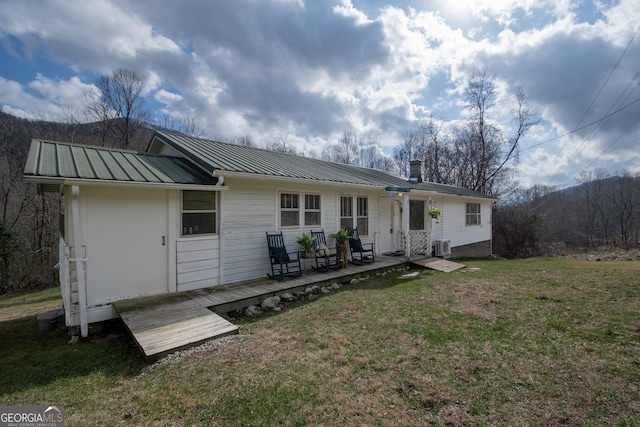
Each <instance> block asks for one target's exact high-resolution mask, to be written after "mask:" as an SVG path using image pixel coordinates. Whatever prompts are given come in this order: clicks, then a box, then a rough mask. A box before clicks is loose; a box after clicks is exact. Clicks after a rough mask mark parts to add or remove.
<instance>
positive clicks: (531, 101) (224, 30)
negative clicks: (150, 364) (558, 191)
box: [0, 0, 640, 188]
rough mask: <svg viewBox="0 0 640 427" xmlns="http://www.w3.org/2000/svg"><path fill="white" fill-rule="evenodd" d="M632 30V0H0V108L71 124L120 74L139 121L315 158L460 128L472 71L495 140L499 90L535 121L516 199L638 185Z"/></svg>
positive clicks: (523, 150) (639, 7) (505, 106)
mask: <svg viewBox="0 0 640 427" xmlns="http://www.w3.org/2000/svg"><path fill="white" fill-rule="evenodd" d="M639 22H640V2H639V1H638V0H619V1H609V0H601V1H570V0H406V1H393V2H391V1H383V0H373V1H371V0H327V1H324V0H313V1H311V0H234V1H222V0H208V1H204V0H203V1H193V0H181V1H175V0H135V1H130V0H83V1H81V2H73V1H68V0H47V1H36V0H3V1H2V2H0V108H1V109H2V111H4V112H6V113H10V114H13V115H16V116H20V117H25V118H29V119H42V120H55V121H67V120H68V119H69V117H71V116H74V117H82V115H81V112H82V111H83V109H82V105H83V100H84V95H83V94H84V93H86V91H87V90H90V89H91V88H92V85H93V84H94V82H95V81H96V79H97V78H98V77H99V76H100V75H101V74H109V73H111V72H112V71H113V70H115V69H117V68H126V69H130V70H132V71H135V72H136V73H137V74H138V75H139V76H140V77H141V78H142V79H143V80H144V82H145V94H146V96H147V99H148V100H149V106H150V108H151V110H152V114H153V118H154V120H156V121H158V122H162V121H163V120H165V119H166V118H171V119H173V120H175V121H178V120H180V119H184V118H187V119H193V120H194V121H195V122H196V124H197V125H198V127H199V128H200V129H202V131H203V135H202V136H204V137H207V138H212V139H223V138H224V139H230V138H235V137H239V136H243V135H250V136H251V137H252V139H253V140H254V141H255V142H256V143H257V144H259V145H265V144H266V143H271V142H274V141H277V140H283V139H284V140H286V144H287V145H288V146H291V147H292V148H295V149H296V150H297V151H298V152H300V153H304V154H305V155H309V156H316V157H319V156H320V154H321V152H322V150H323V148H324V147H325V146H327V145H328V144H334V143H336V142H337V141H338V140H339V139H340V137H341V136H342V135H343V133H344V132H345V131H349V132H352V133H353V134H355V135H356V136H357V138H358V140H360V141H362V142H373V143H375V144H376V145H377V146H378V147H379V148H380V149H381V150H382V151H383V152H384V153H387V154H392V153H393V149H394V147H396V146H398V145H399V144H401V143H402V135H403V133H404V132H406V131H408V130H415V129H417V128H418V127H419V125H420V123H423V122H424V121H425V120H426V119H427V118H429V117H430V116H434V117H438V118H439V119H441V120H442V122H443V124H444V125H445V128H447V125H450V124H455V123H462V122H464V121H465V120H466V119H467V118H468V114H469V111H468V109H466V108H465V103H464V98H463V94H464V89H465V87H466V85H467V83H468V82H469V79H470V77H471V76H472V74H473V73H474V72H475V71H485V72H486V73H487V74H489V75H491V76H493V78H494V81H495V83H496V85H497V87H498V88H499V89H500V92H501V94H502V96H501V97H500V98H499V100H498V102H497V104H496V106H495V107H494V108H493V109H492V110H491V114H490V116H489V117H488V120H489V121H491V122H492V123H494V124H496V125H497V126H499V127H500V128H501V130H502V131H503V133H504V135H506V136H509V135H510V134H511V132H512V131H513V129H512V127H513V122H512V111H513V102H512V101H513V97H512V96H511V95H512V94H513V93H514V91H515V90H518V89H522V90H523V91H524V92H525V93H526V95H527V101H528V106H529V109H530V110H531V111H533V112H534V113H535V114H536V115H537V116H538V117H539V118H540V119H541V121H540V123H539V124H538V125H536V126H535V127H533V128H532V129H531V130H530V132H529V133H528V134H527V135H526V136H525V137H524V138H523V139H521V142H520V153H519V160H518V164H517V168H518V179H519V182H520V185H521V186H522V187H523V188H528V187H530V186H532V185H534V184H545V185H554V186H559V187H566V186H570V185H574V184H576V182H577V179H578V177H579V175H580V173H581V172H582V171H585V170H592V169H595V168H604V169H607V170H608V171H609V172H611V173H618V172H620V171H622V170H627V171H630V172H631V173H640V144H639V141H640V124H639V123H638V121H640V87H638V86H639V83H640V79H639V75H640V74H639V73H640V34H638V29H639V28H640V27H639V26H638V23H639ZM86 120H88V119H86Z"/></svg>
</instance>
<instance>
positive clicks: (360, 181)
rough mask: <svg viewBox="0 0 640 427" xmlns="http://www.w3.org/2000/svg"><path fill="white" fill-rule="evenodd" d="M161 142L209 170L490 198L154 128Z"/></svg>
mask: <svg viewBox="0 0 640 427" xmlns="http://www.w3.org/2000/svg"><path fill="white" fill-rule="evenodd" d="M156 140H157V141H159V142H161V143H164V144H166V145H168V146H170V147H172V148H173V149H174V150H176V151H178V152H179V153H181V154H182V155H184V156H185V157H186V158H188V159H190V160H191V161H193V162H194V163H196V164H198V165H199V166H200V167H202V168H204V169H205V170H206V171H207V172H208V173H210V174H212V173H213V172H215V171H220V172H221V173H224V172H243V173H249V174H258V175H268V176H275V177H283V178H297V179H307V180H312V181H323V182H334V183H344V184H357V185H369V186H376V187H389V186H397V187H408V188H410V189H415V190H423V191H429V192H437V193H444V194H453V195H458V196H468V197H480V198H487V199H493V198H492V197H489V196H486V195H483V194H482V193H479V192H477V191H473V190H469V189H466V188H460V187H455V186H452V185H445V184H436V183H431V182H422V183H419V184H418V183H414V182H411V181H407V180H406V179H405V178H403V177H399V176H395V175H391V174H389V173H387V172H384V171H380V170H377V169H370V168H364V167H359V166H353V165H346V164H342V163H333V162H327V161H324V160H318V159H312V158H309V157H300V156H295V155H291V154H285V153H278V152H274V151H268V150H263V149H259V148H252V147H245V146H242V145H236V144H230V143H226V142H218V141H211V140H207V139H202V138H195V137H190V136H185V135H178V134H173V133H168V132H160V131H156V132H155V134H154V137H153V139H152V141H151V143H150V144H149V148H151V147H152V145H153V142H154V141H156Z"/></svg>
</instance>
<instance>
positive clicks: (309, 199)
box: [304, 194, 321, 227]
mask: <svg viewBox="0 0 640 427" xmlns="http://www.w3.org/2000/svg"><path fill="white" fill-rule="evenodd" d="M320 212H321V211H320V196H319V195H317V194H305V195H304V225H305V227H310V226H318V227H319V226H320V224H321V221H320V217H321V215H320Z"/></svg>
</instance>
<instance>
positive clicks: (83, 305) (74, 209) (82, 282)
mask: <svg viewBox="0 0 640 427" xmlns="http://www.w3.org/2000/svg"><path fill="white" fill-rule="evenodd" d="M79 195H80V187H78V186H77V185H72V186H71V217H72V218H71V224H72V227H73V258H71V259H70V260H69V261H72V262H75V263H76V276H77V281H78V305H79V310H78V311H79V312H80V335H81V336H82V337H86V336H88V335H89V324H88V322H87V288H86V275H85V263H86V262H87V259H86V258H85V257H83V256H82V255H83V254H82V253H81V252H82V251H81V248H82V231H81V223H80V208H79V202H78V197H79Z"/></svg>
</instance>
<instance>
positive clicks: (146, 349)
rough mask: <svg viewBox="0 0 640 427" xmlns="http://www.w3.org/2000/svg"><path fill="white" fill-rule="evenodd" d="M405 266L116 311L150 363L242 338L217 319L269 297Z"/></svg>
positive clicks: (387, 260)
mask: <svg viewBox="0 0 640 427" xmlns="http://www.w3.org/2000/svg"><path fill="white" fill-rule="evenodd" d="M403 264H405V260H404V259H401V258H398V257H376V262H374V263H372V264H365V265H358V266H356V265H349V266H348V267H346V268H343V269H339V270H331V271H329V272H327V273H318V272H313V271H311V270H306V271H305V274H303V275H302V276H300V277H296V278H289V279H286V280H283V281H276V280H272V279H268V278H266V277H265V278H264V279H259V280H251V281H247V282H243V283H235V284H229V285H222V286H216V287H212V288H203V289H196V290H192V291H184V292H172V293H168V294H162V295H156V296H147V297H140V298H135V299H130V300H123V301H117V302H115V303H114V304H113V305H114V307H115V308H116V310H117V311H118V314H119V315H120V317H121V318H122V320H123V321H124V323H125V325H126V326H127V328H128V329H129V331H130V332H131V335H132V336H133V338H134V339H135V341H136V342H137V343H138V345H139V346H140V348H141V349H142V351H143V353H144V354H145V356H147V357H158V356H160V355H162V354H166V353H169V352H171V351H174V350H177V349H180V348H184V347H188V346H191V345H195V344H197V343H200V342H202V341H205V340H207V339H210V338H215V337H220V336H224V335H229V334H232V333H238V327H237V326H235V325H233V324H232V323H230V322H228V321H227V320H225V319H224V318H223V317H221V316H219V315H217V314H216V313H214V312H213V311H212V310H216V311H218V312H220V313H223V312H226V311H232V310H235V309H237V308H240V307H246V306H247V305H250V304H256V303H258V302H259V301H261V300H262V299H264V298H265V297H267V296H271V295H276V294H282V293H283V292H287V291H292V290H296V289H297V290H300V289H304V288H305V287H307V286H313V285H315V284H317V285H323V284H325V283H330V282H331V281H340V280H342V281H344V280H349V279H350V278H351V277H359V276H361V275H364V274H368V273H370V272H373V271H375V270H380V269H385V268H389V267H394V266H399V265H403Z"/></svg>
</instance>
